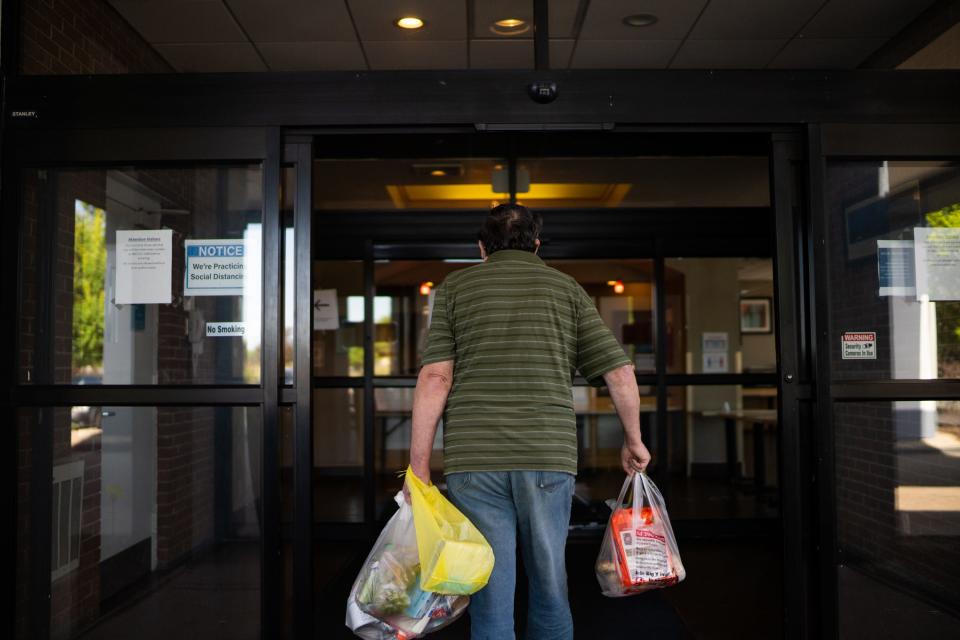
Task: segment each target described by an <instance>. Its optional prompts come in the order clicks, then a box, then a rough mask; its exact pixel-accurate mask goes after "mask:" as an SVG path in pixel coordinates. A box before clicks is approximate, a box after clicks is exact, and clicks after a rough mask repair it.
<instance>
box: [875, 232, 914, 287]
mask: <svg viewBox="0 0 960 640" xmlns="http://www.w3.org/2000/svg"><path fill="white" fill-rule="evenodd" d="M877 279H878V280H879V282H880V291H879V295H881V296H912V295H914V294H916V292H917V289H916V287H915V286H914V284H915V283H916V280H917V277H916V274H915V271H914V255H913V241H912V240H877Z"/></svg>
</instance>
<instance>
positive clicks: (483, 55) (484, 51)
mask: <svg viewBox="0 0 960 640" xmlns="http://www.w3.org/2000/svg"><path fill="white" fill-rule="evenodd" d="M470 68H471V69H533V40H471V41H470Z"/></svg>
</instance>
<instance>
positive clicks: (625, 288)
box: [547, 260, 656, 373]
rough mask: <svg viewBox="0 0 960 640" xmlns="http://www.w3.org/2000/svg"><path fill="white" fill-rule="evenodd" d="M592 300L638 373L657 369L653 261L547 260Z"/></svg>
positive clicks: (651, 371)
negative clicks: (582, 289) (573, 281)
mask: <svg viewBox="0 0 960 640" xmlns="http://www.w3.org/2000/svg"><path fill="white" fill-rule="evenodd" d="M547 264H548V265H550V266H551V267H553V268H555V269H559V270H560V271H562V272H564V273H566V274H567V275H569V276H571V277H572V278H574V279H575V280H576V281H577V282H578V283H579V284H580V286H581V287H583V288H584V289H585V290H586V292H587V294H588V295H589V296H590V297H591V298H593V302H594V304H595V305H596V306H597V309H598V310H599V311H600V317H601V318H603V322H604V324H606V325H607V327H609V328H610V330H611V331H613V335H614V336H615V337H616V339H617V340H618V341H619V342H620V344H621V345H622V346H623V349H624V351H626V353H627V356H628V357H629V358H630V359H631V360H633V363H634V365H635V366H636V369H637V371H638V372H639V373H653V372H654V371H655V369H656V363H655V357H654V354H655V351H656V322H655V320H654V300H655V297H656V296H655V294H654V283H653V260H550V261H548V262H547Z"/></svg>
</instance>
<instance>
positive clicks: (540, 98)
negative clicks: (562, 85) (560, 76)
mask: <svg viewBox="0 0 960 640" xmlns="http://www.w3.org/2000/svg"><path fill="white" fill-rule="evenodd" d="M557 93H559V89H557V83H556V82H552V81H547V80H538V81H536V82H533V83H531V84H530V85H529V86H528V87H527V95H529V96H530V99H531V100H533V101H534V102H539V103H540V104H547V103H550V102H553V101H554V100H556V99H557Z"/></svg>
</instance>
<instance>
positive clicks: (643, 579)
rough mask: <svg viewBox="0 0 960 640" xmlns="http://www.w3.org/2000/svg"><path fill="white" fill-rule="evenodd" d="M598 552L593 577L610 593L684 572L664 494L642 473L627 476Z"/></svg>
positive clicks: (665, 583)
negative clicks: (594, 575) (595, 574)
mask: <svg viewBox="0 0 960 640" xmlns="http://www.w3.org/2000/svg"><path fill="white" fill-rule="evenodd" d="M610 508H611V509H612V511H613V512H612V513H611V514H610V522H609V524H607V531H606V533H605V534H604V536H603V543H602V544H601V546H600V555H599V556H598V557H597V565H596V572H597V580H598V581H599V582H600V588H601V590H602V591H603V595H605V596H610V597H613V598H616V597H620V596H629V595H633V594H635V593H642V592H643V591H648V590H650V589H659V588H662V587H669V586H671V585H674V584H677V583H678V582H680V581H681V580H683V579H684V578H685V577H686V575H687V572H686V571H685V570H684V568H683V563H682V562H681V561H680V550H679V549H678V548H677V540H676V538H675V537H674V535H673V528H672V527H671V526H670V518H669V517H667V508H666V506H665V505H664V502H663V496H661V495H660V491H659V490H658V489H657V487H656V485H655V484H654V483H653V480H651V479H650V478H649V477H647V474H646V473H635V474H632V475H630V476H628V477H627V479H626V480H625V481H624V483H623V488H622V489H621V490H620V496H619V498H617V500H616V502H615V503H612V504H611V505H610Z"/></svg>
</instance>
